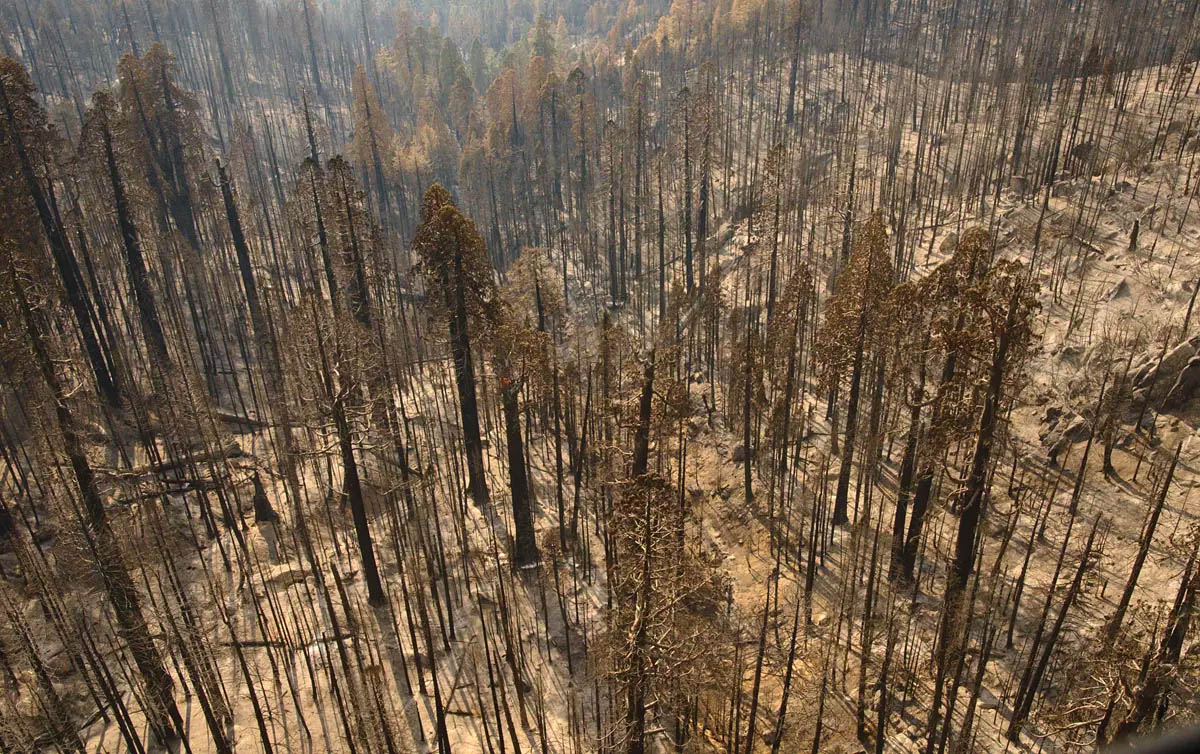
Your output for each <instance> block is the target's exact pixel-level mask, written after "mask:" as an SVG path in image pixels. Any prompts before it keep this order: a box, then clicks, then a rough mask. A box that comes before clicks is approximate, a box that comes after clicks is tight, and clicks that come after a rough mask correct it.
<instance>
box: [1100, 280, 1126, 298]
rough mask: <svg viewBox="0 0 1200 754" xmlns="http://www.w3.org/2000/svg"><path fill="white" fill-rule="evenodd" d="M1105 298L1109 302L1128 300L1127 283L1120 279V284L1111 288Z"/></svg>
mask: <svg viewBox="0 0 1200 754" xmlns="http://www.w3.org/2000/svg"><path fill="white" fill-rule="evenodd" d="M1105 298H1107V299H1108V300H1109V301H1116V300H1118V299H1123V298H1129V282H1128V281H1127V280H1125V278H1121V280H1120V282H1118V283H1117V284H1116V285H1114V286H1113V287H1112V289H1111V290H1110V291H1109V292H1108V294H1107V295H1106V296H1105Z"/></svg>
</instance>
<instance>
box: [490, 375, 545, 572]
mask: <svg viewBox="0 0 1200 754" xmlns="http://www.w3.org/2000/svg"><path fill="white" fill-rule="evenodd" d="M520 392H521V385H520V382H514V381H512V380H507V379H506V380H504V381H503V382H502V383H501V385H500V401H501V403H503V405H504V436H505V439H506V440H507V441H508V481H509V491H510V492H511V493H512V507H513V522H514V524H515V525H516V529H517V539H516V546H515V550H514V553H513V562H514V565H516V566H517V567H518V568H527V567H531V566H535V565H537V563H538V561H539V560H540V559H541V556H540V555H539V553H538V546H537V538H536V536H535V534H534V530H533V511H532V510H530V507H529V480H528V478H527V477H526V476H525V445H524V442H523V441H522V439H521V411H520V406H519V405H518V403H517V396H518V394H519V393H520Z"/></svg>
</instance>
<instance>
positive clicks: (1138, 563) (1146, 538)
mask: <svg viewBox="0 0 1200 754" xmlns="http://www.w3.org/2000/svg"><path fill="white" fill-rule="evenodd" d="M1182 450H1183V443H1182V442H1181V443H1179V445H1177V446H1176V447H1175V457H1174V458H1173V459H1171V465H1170V466H1169V467H1168V468H1167V476H1166V478H1165V479H1164V480H1163V486H1162V491H1161V492H1160V493H1159V495H1158V500H1156V501H1155V504H1154V509H1153V510H1152V511H1151V512H1150V520H1149V521H1147V522H1146V528H1145V531H1143V532H1142V541H1141V544H1140V545H1139V546H1138V552H1137V556H1136V557H1134V559H1133V566H1132V568H1130V570H1129V581H1128V582H1126V584H1125V590H1124V591H1123V592H1121V599H1120V601H1119V602H1117V610H1116V612H1115V613H1113V617H1112V618H1111V619H1110V620H1109V622H1108V625H1107V626H1105V627H1104V642H1105V644H1112V642H1113V640H1114V639H1116V638H1117V633H1118V632H1119V631H1120V630H1121V623H1122V622H1124V620H1125V611H1126V610H1128V609H1129V602H1130V600H1132V599H1133V590H1134V589H1136V588H1137V582H1138V577H1139V576H1141V574H1142V566H1143V565H1145V563H1146V556H1147V555H1149V554H1150V543H1151V542H1153V541H1154V530H1155V529H1156V528H1157V527H1158V518H1159V516H1160V515H1161V514H1162V509H1163V506H1164V505H1165V504H1166V502H1167V492H1168V491H1169V490H1170V489H1171V479H1172V478H1173V477H1174V476H1175V466H1176V465H1177V464H1178V463H1179V453H1180V451H1182Z"/></svg>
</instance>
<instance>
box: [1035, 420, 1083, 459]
mask: <svg viewBox="0 0 1200 754" xmlns="http://www.w3.org/2000/svg"><path fill="white" fill-rule="evenodd" d="M1043 416H1044V417H1053V418H1052V419H1051V420H1050V421H1048V422H1047V425H1046V427H1044V428H1043V429H1042V431H1041V432H1039V433H1038V439H1040V440H1041V441H1042V445H1043V446H1045V447H1046V449H1047V450H1046V454H1047V455H1048V456H1049V457H1050V463H1051V464H1055V465H1057V464H1058V456H1059V455H1060V454H1061V453H1062V452H1063V451H1064V450H1066V449H1067V447H1068V446H1070V445H1071V444H1072V443H1076V442H1079V441H1080V440H1083V439H1086V438H1087V435H1088V423H1087V420H1086V419H1084V418H1083V417H1082V416H1080V415H1079V414H1076V413H1075V412H1074V411H1067V412H1065V413H1063V412H1062V410H1061V409H1054V408H1047V409H1046V412H1045V414H1044V415H1043ZM1043 421H1045V419H1044V420H1043Z"/></svg>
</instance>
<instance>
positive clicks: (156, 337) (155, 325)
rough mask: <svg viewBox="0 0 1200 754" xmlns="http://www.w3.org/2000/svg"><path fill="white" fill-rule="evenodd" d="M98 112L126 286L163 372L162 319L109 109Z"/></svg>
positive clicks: (166, 360) (166, 365)
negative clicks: (120, 243)
mask: <svg viewBox="0 0 1200 754" xmlns="http://www.w3.org/2000/svg"><path fill="white" fill-rule="evenodd" d="M100 109H101V112H99V113H98V116H99V117H98V118H97V120H98V122H99V128H100V140H101V144H102V146H103V149H104V160H105V164H106V167H107V169H108V180H109V184H110V186H111V188H112V192H113V205H114V208H115V210H116V213H117V224H118V226H119V227H120V229H121V242H122V244H123V246H124V250H125V271H126V273H127V274H128V275H129V284H130V286H131V287H132V288H133V297H134V301H135V302H136V303H137V307H138V315H139V319H140V322H141V326H142V335H143V336H144V337H145V339H146V346H147V348H149V350H150V358H151V360H152V361H153V362H154V363H155V366H156V367H158V368H160V369H163V370H166V369H168V368H169V366H170V363H171V360H170V357H169V356H168V355H167V338H166V335H164V334H163V328H162V320H161V319H160V318H159V315H158V305H157V304H156V303H155V299H154V292H153V291H152V290H151V288H150V276H149V273H148V272H147V271H146V261H145V258H144V257H143V256H142V244H141V239H140V237H139V235H138V228H137V225H136V224H135V223H134V220H133V215H132V213H131V210H130V207H129V200H128V198H127V197H126V194H125V183H124V181H123V180H122V179H121V171H120V169H119V168H118V167H117V155H116V152H115V150H114V148H113V134H112V129H111V127H110V125H109V122H108V108H104V107H103V106H100Z"/></svg>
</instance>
